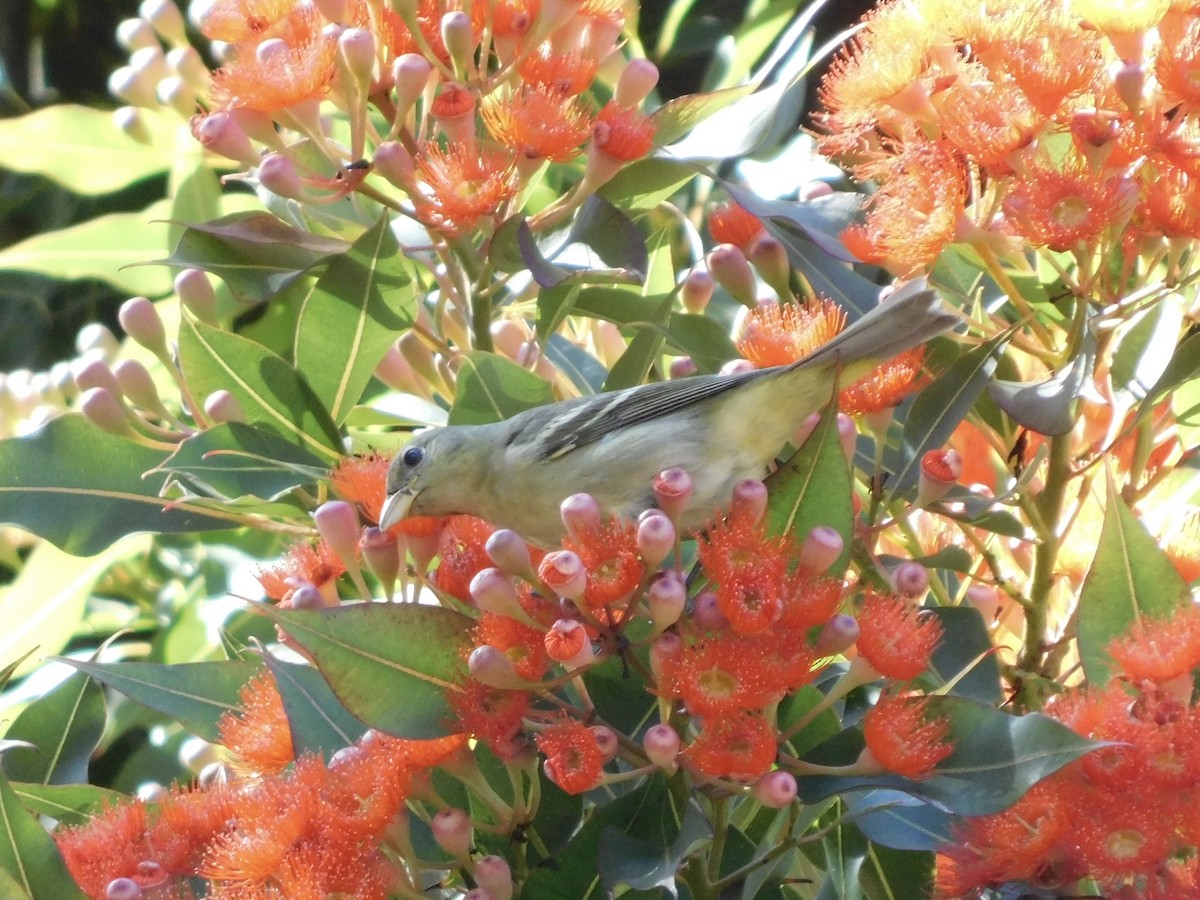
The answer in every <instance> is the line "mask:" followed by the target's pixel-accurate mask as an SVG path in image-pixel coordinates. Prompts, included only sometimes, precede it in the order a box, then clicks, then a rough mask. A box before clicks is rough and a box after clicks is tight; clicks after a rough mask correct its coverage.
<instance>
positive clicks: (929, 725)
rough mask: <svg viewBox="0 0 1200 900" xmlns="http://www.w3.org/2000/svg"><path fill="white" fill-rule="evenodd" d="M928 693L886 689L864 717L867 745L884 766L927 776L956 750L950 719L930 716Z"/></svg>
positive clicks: (910, 775) (906, 774) (907, 774)
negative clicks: (886, 691)
mask: <svg viewBox="0 0 1200 900" xmlns="http://www.w3.org/2000/svg"><path fill="white" fill-rule="evenodd" d="M929 699H930V698H929V697H921V696H914V695H904V694H889V693H884V694H883V695H882V696H880V698H879V700H878V701H877V702H876V703H875V705H874V706H872V707H871V708H870V709H869V710H868V711H867V714H866V716H865V717H864V718H863V737H864V738H865V739H866V742H867V749H868V750H870V751H871V756H873V757H874V758H875V761H876V762H878V763H879V764H880V765H881V766H883V768H885V769H886V770H887V771H889V772H894V773H895V774H897V775H903V776H904V777H905V778H911V779H913V780H915V781H919V780H921V779H922V778H928V777H929V776H930V775H931V774H932V773H933V769H934V767H935V766H936V765H937V764H938V763H939V762H941V761H942V760H943V759H945V758H946V757H947V756H949V755H950V754H951V753H953V752H954V746H953V744H952V743H950V742H949V741H947V740H946V735H947V734H948V733H949V731H950V723H949V722H947V721H946V720H945V719H939V718H936V717H930V715H929Z"/></svg>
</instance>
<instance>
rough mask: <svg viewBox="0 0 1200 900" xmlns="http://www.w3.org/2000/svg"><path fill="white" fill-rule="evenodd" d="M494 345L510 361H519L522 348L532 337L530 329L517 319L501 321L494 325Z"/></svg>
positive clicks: (492, 329) (492, 330)
mask: <svg viewBox="0 0 1200 900" xmlns="http://www.w3.org/2000/svg"><path fill="white" fill-rule="evenodd" d="M491 332H492V343H493V344H494V345H495V347H496V350H497V351H499V352H500V353H503V354H504V355H505V356H507V357H508V358H509V359H515V360H518V361H520V360H519V357H520V353H521V350H522V348H524V346H525V343H526V342H527V341H528V340H529V339H530V338H531V337H532V335H531V334H530V332H529V329H528V328H526V327H525V326H524V324H523V323H522V322H519V321H517V320H516V319H499V320H497V321H495V322H493V323H492V328H491Z"/></svg>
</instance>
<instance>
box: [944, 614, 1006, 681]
mask: <svg viewBox="0 0 1200 900" xmlns="http://www.w3.org/2000/svg"><path fill="white" fill-rule="evenodd" d="M929 612H930V613H931V614H932V615H933V616H934V617H935V618H936V619H937V620H938V622H940V623H941V626H942V640H941V641H940V642H939V643H938V645H937V647H936V648H935V649H934V651H933V657H932V658H931V659H930V661H929V670H930V672H931V673H932V674H933V675H934V677H935V678H937V680H938V682H939V685H953V687H951V689H950V693H951V694H952V695H953V696H956V697H967V698H969V699H971V700H978V701H979V702H981V703H991V704H993V705H996V704H999V703H1000V701H1001V700H1003V699H1004V694H1003V691H1002V689H1001V683H1000V664H999V662H998V661H997V659H996V653H995V647H994V646H993V644H992V639H991V636H990V635H989V634H988V630H987V625H986V624H985V623H984V621H983V616H982V615H980V614H979V610H977V609H974V608H973V607H970V606H943V607H940V608H938V609H934V610H930V611H929ZM964 673H965V674H964Z"/></svg>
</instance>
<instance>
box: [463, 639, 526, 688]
mask: <svg viewBox="0 0 1200 900" xmlns="http://www.w3.org/2000/svg"><path fill="white" fill-rule="evenodd" d="M467 670H468V671H469V672H470V673H471V677H472V678H474V679H475V680H476V681H478V682H480V683H481V684H486V685H487V686H488V687H494V688H500V689H501V690H510V691H520V690H525V689H527V688H528V687H529V682H527V681H526V680H525V679H524V678H522V677H521V676H520V675H518V674H517V670H516V668H515V667H514V666H513V661H512V660H511V659H509V658H508V654H506V653H505V652H504V651H503V650H498V649H496V648H495V647H493V646H491V645H490V644H484V645H482V646H480V647H476V648H475V649H474V650H472V651H471V655H470V656H469V657H467Z"/></svg>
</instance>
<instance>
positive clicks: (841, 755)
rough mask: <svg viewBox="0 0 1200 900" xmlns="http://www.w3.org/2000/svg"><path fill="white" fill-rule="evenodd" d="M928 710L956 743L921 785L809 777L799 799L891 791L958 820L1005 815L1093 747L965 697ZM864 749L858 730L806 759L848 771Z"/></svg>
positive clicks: (937, 700) (1042, 722) (940, 701)
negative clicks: (929, 803)
mask: <svg viewBox="0 0 1200 900" xmlns="http://www.w3.org/2000/svg"><path fill="white" fill-rule="evenodd" d="M929 712H930V714H931V715H936V716H941V717H945V718H946V719H947V720H948V721H949V723H950V733H949V739H950V740H951V741H952V742H953V744H954V752H953V753H952V754H951V755H950V756H948V757H947V758H946V759H944V760H943V761H942V762H941V763H939V764H938V766H937V768H936V770H935V771H934V773H933V775H932V776H930V777H929V778H927V779H925V780H924V781H909V780H908V779H905V778H900V777H899V776H895V775H883V776H878V777H874V778H866V777H857V776H855V777H840V776H839V777H830V776H806V777H801V778H799V779H798V781H799V783H800V797H801V799H802V800H803V801H804V802H805V803H813V802H816V801H818V800H822V799H824V798H826V797H831V796H833V795H834V794H842V793H845V792H846V791H852V790H862V789H873V788H892V789H895V790H901V791H906V792H907V793H910V794H913V795H914V796H917V797H921V798H924V799H927V800H930V801H932V802H935V803H939V804H941V805H942V806H944V807H945V808H946V809H948V810H950V811H951V812H955V813H958V814H960V815H964V816H983V815H990V814H991V813H996V812H1000V811H1001V810H1004V809H1007V808H1008V807H1009V806H1011V805H1012V804H1013V803H1015V802H1016V801H1017V800H1019V799H1020V798H1021V796H1022V795H1023V794H1024V793H1025V792H1026V791H1027V790H1029V788H1030V787H1032V786H1033V785H1034V784H1036V783H1037V782H1039V781H1041V780H1042V779H1043V778H1045V777H1046V776H1047V775H1050V774H1052V773H1054V772H1056V771H1058V770H1059V769H1060V768H1062V767H1063V766H1065V765H1066V764H1067V763H1069V762H1071V761H1072V760H1075V759H1078V758H1079V757H1080V756H1082V755H1083V754H1085V753H1087V752H1089V751H1091V750H1093V749H1095V748H1096V746H1097V745H1096V744H1094V743H1092V742H1091V741H1088V740H1087V739H1085V738H1082V737H1080V736H1079V735H1077V734H1075V732H1073V731H1071V729H1069V728H1067V727H1066V726H1064V725H1062V724H1060V723H1059V722H1057V721H1055V720H1054V719H1051V718H1048V717H1046V716H1043V715H1041V714H1040V713H1029V714H1027V715H1024V716H1012V715H1009V714H1008V713H1003V712H1001V711H1000V710H998V709H996V708H995V707H994V706H990V705H988V704H983V703H977V702H975V701H972V700H967V699H965V698H962V697H934V698H932V700H931V702H930V707H929ZM862 746H863V744H862V738H861V736H860V735H859V734H858V733H857V732H856V731H845V732H843V733H842V734H840V735H838V736H837V737H836V738H834V739H833V740H831V741H828V742H826V743H825V744H823V745H821V746H820V747H818V748H816V750H814V751H813V752H812V753H810V754H809V755H808V756H807V757H806V759H807V760H808V761H810V762H818V763H823V764H827V765H849V764H851V763H853V762H854V760H855V759H857V758H858V754H859V752H860V751H861V750H862Z"/></svg>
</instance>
